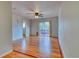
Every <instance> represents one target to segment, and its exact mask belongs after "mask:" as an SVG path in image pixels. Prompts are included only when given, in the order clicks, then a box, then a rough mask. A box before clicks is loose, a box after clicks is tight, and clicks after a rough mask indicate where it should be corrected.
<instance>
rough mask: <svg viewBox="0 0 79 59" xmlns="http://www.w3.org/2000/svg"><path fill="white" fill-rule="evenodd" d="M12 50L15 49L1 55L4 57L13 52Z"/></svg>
mask: <svg viewBox="0 0 79 59" xmlns="http://www.w3.org/2000/svg"><path fill="white" fill-rule="evenodd" d="M12 51H13V50H10V51H8V52H5V53H4V54H2V55H0V58H2V57H3V56H5V55H7V54H9V53H11V52H12Z"/></svg>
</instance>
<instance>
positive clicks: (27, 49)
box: [4, 37, 62, 58]
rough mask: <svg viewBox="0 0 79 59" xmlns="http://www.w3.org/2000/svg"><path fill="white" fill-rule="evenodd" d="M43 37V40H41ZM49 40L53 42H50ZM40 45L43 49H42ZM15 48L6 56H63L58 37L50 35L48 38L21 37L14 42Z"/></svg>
mask: <svg viewBox="0 0 79 59" xmlns="http://www.w3.org/2000/svg"><path fill="white" fill-rule="evenodd" d="M41 39H42V41H40V40H41ZM46 40H48V41H46ZM49 40H50V41H49ZM45 41H46V42H45ZM40 42H41V44H40ZM49 42H50V43H51V44H48V43H49ZM41 45H44V46H46V47H47V48H46V47H44V46H43V47H41ZM50 45H51V46H50ZM49 46H50V49H49ZM39 47H40V48H41V49H42V50H40V48H39ZM13 49H14V51H13V52H12V53H10V54H8V55H6V56H4V58H62V53H61V50H60V46H59V43H58V39H57V38H51V37H49V38H48V39H47V37H46V38H40V37H30V38H26V39H19V40H16V41H15V42H13Z"/></svg>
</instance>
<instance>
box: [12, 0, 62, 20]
mask: <svg viewBox="0 0 79 59" xmlns="http://www.w3.org/2000/svg"><path fill="white" fill-rule="evenodd" d="M61 3H62V2H60V1H15V2H12V10H13V13H16V14H19V15H22V16H24V17H26V18H28V19H34V15H33V14H28V13H30V12H33V11H35V10H36V9H38V10H39V11H40V13H42V14H43V17H41V18H50V17H55V16H58V9H59V7H60V5H61Z"/></svg>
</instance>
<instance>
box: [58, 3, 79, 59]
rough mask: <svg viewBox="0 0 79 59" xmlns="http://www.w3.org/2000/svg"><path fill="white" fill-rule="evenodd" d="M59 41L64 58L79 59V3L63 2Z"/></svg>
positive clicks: (60, 14)
mask: <svg viewBox="0 0 79 59" xmlns="http://www.w3.org/2000/svg"><path fill="white" fill-rule="evenodd" d="M59 40H60V44H61V47H62V51H63V54H64V57H67V58H68V57H72V58H73V57H74V58H76V57H77V58H79V2H63V4H62V6H61V8H60V12H59Z"/></svg>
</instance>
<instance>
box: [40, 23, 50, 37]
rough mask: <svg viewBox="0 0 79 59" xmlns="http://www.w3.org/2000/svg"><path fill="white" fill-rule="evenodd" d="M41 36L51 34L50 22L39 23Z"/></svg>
mask: <svg viewBox="0 0 79 59" xmlns="http://www.w3.org/2000/svg"><path fill="white" fill-rule="evenodd" d="M39 36H50V22H40V23H39Z"/></svg>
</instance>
